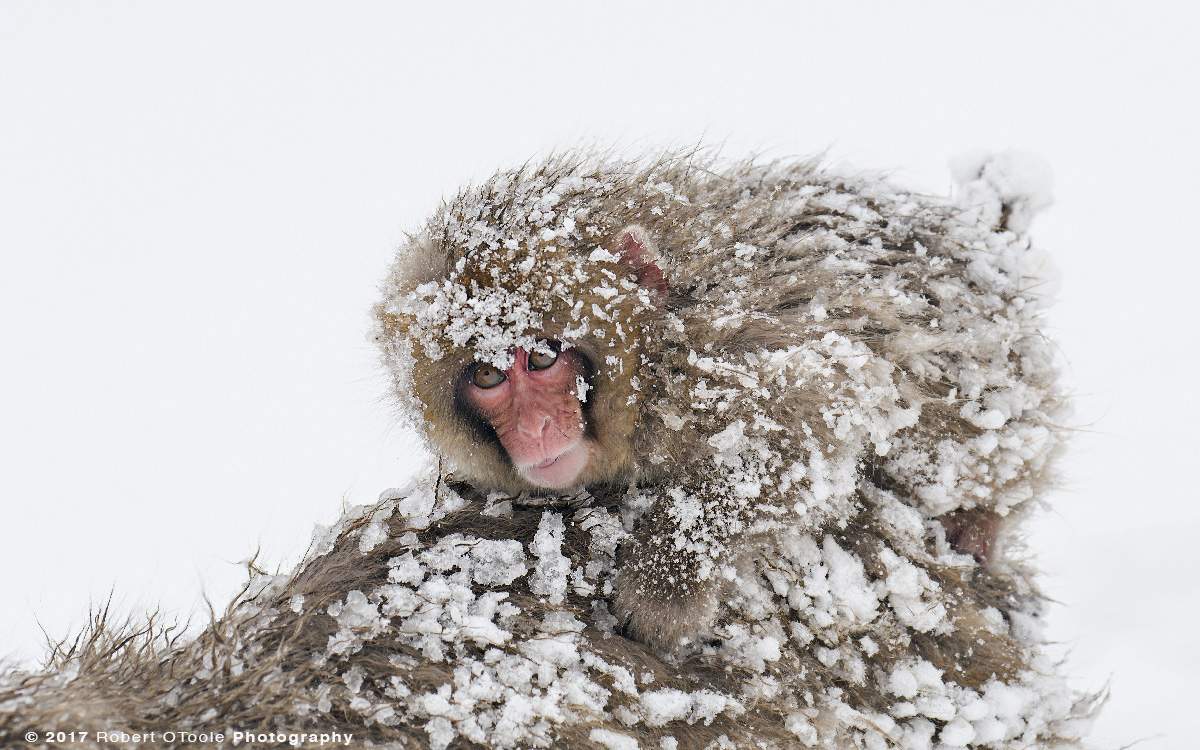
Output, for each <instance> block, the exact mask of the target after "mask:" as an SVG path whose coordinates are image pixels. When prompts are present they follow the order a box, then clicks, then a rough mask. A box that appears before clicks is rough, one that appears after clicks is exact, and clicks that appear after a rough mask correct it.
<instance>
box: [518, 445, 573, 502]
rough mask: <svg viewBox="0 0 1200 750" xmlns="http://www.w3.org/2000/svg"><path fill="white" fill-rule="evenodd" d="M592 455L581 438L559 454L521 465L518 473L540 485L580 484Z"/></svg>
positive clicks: (562, 486) (566, 486)
mask: <svg viewBox="0 0 1200 750" xmlns="http://www.w3.org/2000/svg"><path fill="white" fill-rule="evenodd" d="M590 456H591V451H589V450H588V447H587V443H586V442H585V441H582V440H581V441H579V442H578V443H576V444H575V445H573V446H571V447H570V448H568V449H567V450H565V451H563V452H562V453H560V454H558V455H557V456H551V457H550V458H546V459H543V460H542V461H539V462H537V463H535V464H526V465H525V466H519V467H518V468H517V473H519V474H520V475H521V476H522V477H524V478H525V479H526V480H527V481H529V482H531V483H532V484H535V485H537V486H538V487H544V488H546V489H551V490H562V489H567V488H569V487H574V486H575V485H576V484H578V479H579V475H580V474H582V473H583V469H584V467H586V466H587V464H588V459H589V458H590Z"/></svg>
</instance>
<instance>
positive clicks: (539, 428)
mask: <svg viewBox="0 0 1200 750" xmlns="http://www.w3.org/2000/svg"><path fill="white" fill-rule="evenodd" d="M549 424H550V415H549V414H538V415H535V416H532V417H530V418H529V419H522V420H521V422H520V424H519V425H518V429H520V431H521V433H522V434H523V435H527V436H528V437H532V438H540V437H541V436H542V435H543V434H544V433H545V432H546V426H547V425H549Z"/></svg>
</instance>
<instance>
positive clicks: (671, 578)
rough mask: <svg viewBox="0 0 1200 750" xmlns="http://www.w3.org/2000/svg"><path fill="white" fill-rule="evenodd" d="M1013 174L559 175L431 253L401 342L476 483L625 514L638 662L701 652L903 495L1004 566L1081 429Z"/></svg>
mask: <svg viewBox="0 0 1200 750" xmlns="http://www.w3.org/2000/svg"><path fill="white" fill-rule="evenodd" d="M992 166H994V165H992V163H990V162H987V163H985V162H980V163H979V164H977V165H976V166H975V170H974V172H973V173H972V174H968V175H967V176H966V178H965V182H966V187H965V188H964V190H963V192H962V195H960V196H959V197H958V199H957V202H953V201H950V200H948V199H934V198H930V197H928V196H923V195H917V194H914V193H912V192H909V191H906V190H904V189H902V188H900V187H897V186H895V185H893V184H890V183H888V182H886V181H882V180H879V179H878V178H877V177H874V176H862V177H860V176H855V175H839V174H835V173H832V172H829V171H825V170H823V169H821V168H819V167H818V166H817V165H816V164H814V163H812V162H799V163H794V162H776V163H766V164H764V163H757V162H753V161H751V162H743V163H735V164H732V165H724V166H723V165H721V164H719V163H717V162H716V161H715V160H713V159H711V158H709V157H706V156H702V155H696V154H684V155H667V156H664V157H659V158H653V159H642V160H635V161H631V162H626V161H618V160H613V159H605V158H602V157H596V156H589V155H580V154H567V155H560V156H556V157H552V158H550V159H548V160H546V161H545V162H544V163H540V164H530V165H526V166H525V167H522V168H520V169H516V170H511V171H505V172H501V173H499V174H497V175H495V176H494V177H492V178H491V179H489V180H487V181H485V182H483V183H482V184H481V185H478V186H476V187H471V188H469V189H466V190H464V191H463V192H462V193H460V194H459V195H458V196H457V197H456V198H454V199H453V200H451V201H450V202H448V203H447V204H445V205H443V206H442V207H441V209H440V210H439V211H438V212H437V213H436V214H435V215H434V216H433V218H432V219H430V220H429V222H428V224H427V225H426V226H425V227H424V228H423V229H421V230H420V231H419V232H417V233H415V234H414V235H412V236H411V237H410V238H409V240H408V241H407V242H406V244H405V245H404V247H403V248H402V250H401V252H400V255H399V258H398V260H397V262H396V265H395V266H394V268H393V270H392V272H391V274H390V277H389V279H388V281H387V282H386V284H385V296H384V299H383V301H382V302H381V303H380V304H379V305H378V307H377V310H376V315H377V319H378V333H377V337H378V341H379V344H380V346H381V347H382V349H383V352H384V356H385V361H386V362H387V364H388V366H389V368H390V371H391V373H392V376H393V379H394V387H395V391H396V394H397V395H398V396H399V398H400V400H401V403H402V404H403V405H406V408H407V409H408V413H409V416H410V418H413V419H414V420H415V422H416V423H417V424H419V425H421V426H422V427H423V428H424V430H425V431H426V434H427V436H428V438H429V440H430V442H431V443H432V445H433V447H434V448H435V450H436V451H437V452H438V453H439V454H440V455H441V456H443V457H444V458H445V459H447V460H448V461H449V462H450V463H451V465H452V466H453V469H454V475H455V477H456V478H457V479H459V480H462V481H464V482H466V483H468V484H470V485H473V486H474V487H476V488H478V489H479V490H480V491H482V492H485V493H487V492H499V493H507V494H511V495H518V494H520V493H526V496H562V495H573V494H578V493H580V491H581V490H586V492H587V493H589V494H590V496H592V497H609V498H612V497H615V498H617V499H618V500H617V502H619V504H620V507H621V510H622V517H623V518H624V519H625V521H626V523H627V525H628V528H629V529H630V530H631V535H630V536H629V537H628V539H627V540H626V542H625V543H624V544H623V546H622V548H621V550H620V552H619V557H618V562H619V573H618V575H617V578H616V580H615V582H614V587H615V592H614V594H613V597H612V599H611V602H610V606H611V611H612V612H613V614H615V615H616V616H617V618H618V619H619V620H620V621H621V622H622V623H623V625H624V628H625V632H626V634H628V635H629V636H630V637H633V638H636V639H638V640H642V641H645V642H648V643H651V644H653V645H657V646H663V647H670V646H672V645H674V644H678V643H680V642H682V641H685V640H688V639H696V638H700V637H703V636H704V634H705V633H706V631H707V629H708V628H709V627H710V626H711V624H712V621H713V618H714V617H715V613H716V611H717V604H718V602H719V600H720V599H721V596H722V590H723V587H724V586H727V585H728V582H729V581H730V580H731V579H733V578H734V577H735V576H734V571H736V570H737V569H738V566H739V565H743V564H745V562H746V561H747V560H748V559H750V558H752V557H754V556H755V555H756V554H758V552H759V551H760V550H762V549H765V548H766V547H767V546H768V545H770V544H771V540H772V539H773V538H775V537H776V535H777V534H778V533H779V532H780V531H781V530H783V529H789V528H790V529H796V528H800V529H812V530H820V531H821V532H822V533H838V534H841V535H845V536H847V538H849V539H850V540H853V534H854V529H855V524H856V523H860V522H861V521H860V520H856V519H863V518H864V517H866V516H864V514H868V515H869V513H870V512H871V511H870V509H871V508H872V507H874V506H872V500H871V498H873V497H877V496H878V495H879V493H889V494H890V495H894V496H895V497H897V498H899V499H900V501H901V502H902V503H904V504H906V505H908V506H909V507H912V508H915V509H917V510H918V511H919V512H920V514H921V517H923V518H924V519H925V520H926V522H927V523H926V537H925V541H926V544H927V545H928V546H929V548H930V549H931V550H934V549H940V550H941V551H942V553H944V554H951V555H953V554H956V553H959V557H960V558H961V564H962V565H964V566H973V565H981V566H982V565H992V564H994V563H995V558H996V557H997V555H998V554H1000V552H1002V545H1000V544H999V542H998V540H997V539H996V533H997V530H998V529H999V528H1000V527H1001V525H1002V524H1001V523H1000V522H1001V521H1002V520H1003V519H1004V518H1005V517H1007V516H1010V515H1011V514H1012V513H1013V512H1014V510H1017V509H1018V506H1021V505H1022V504H1023V503H1025V502H1026V501H1027V500H1029V499H1030V498H1032V497H1033V496H1034V494H1035V492H1036V490H1037V489H1038V487H1039V486H1040V484H1042V483H1044V480H1043V473H1044V467H1045V464H1046V462H1047V460H1048V458H1049V457H1050V455H1051V454H1052V453H1053V451H1052V450H1051V449H1052V448H1053V447H1054V446H1055V445H1056V442H1057V437H1056V433H1055V431H1054V430H1053V428H1052V427H1051V425H1053V424H1054V421H1055V420H1054V414H1055V412H1056V410H1057V409H1058V407H1059V399H1058V398H1057V396H1056V395H1055V392H1054V389H1053V377H1054V371H1053V366H1052V364H1051V362H1052V355H1051V354H1050V352H1049V349H1048V347H1047V346H1046V344H1045V343H1044V342H1043V341H1042V340H1041V339H1040V338H1039V337H1038V336H1037V335H1036V330H1035V326H1034V321H1035V318H1036V316H1037V315H1038V314H1039V312H1038V311H1039V307H1040V304H1039V301H1038V298H1037V296H1036V294H1034V293H1033V286H1032V282H1031V280H1030V278H1029V276H1028V274H1027V271H1026V265H1022V264H1023V263H1025V261H1024V260H1022V258H1024V257H1025V256H1024V255H1022V253H1025V252H1026V251H1028V250H1029V247H1028V242H1027V240H1024V239H1023V237H1022V236H1021V235H1019V234H1015V232H1020V231H1021V230H1022V227H1021V226H1020V224H1021V222H1024V221H1027V219H1028V214H1029V212H1030V210H1032V208H1035V206H1031V205H1027V203H1022V202H1021V199H1019V198H1018V197H1013V198H1012V199H1011V200H1001V198H1003V189H1001V188H997V187H996V185H998V184H999V178H998V177H996V174H999V173H998V172H997V173H995V174H993V172H991V171H989V170H991V169H992ZM989 175H991V177H989ZM989 179H991V180H992V182H991V183H989V184H990V192H989V191H983V190H982V189H980V190H976V191H975V192H974V193H973V192H972V190H973V188H972V187H971V186H972V185H974V186H976V187H978V186H979V185H982V184H984V183H987V182H988V180H989ZM972 180H973V181H972ZM996 196H1000V198H998V197H996ZM1014 196H1015V194H1014ZM1014 238H1016V239H1014ZM993 246H994V247H996V248H1005V251H1004V252H999V251H991V250H989V248H991V247H993ZM1012 247H1016V248H1017V250H1014V251H1010V248H1012ZM1018 251H1019V252H1018ZM1014 253H1015V254H1014Z"/></svg>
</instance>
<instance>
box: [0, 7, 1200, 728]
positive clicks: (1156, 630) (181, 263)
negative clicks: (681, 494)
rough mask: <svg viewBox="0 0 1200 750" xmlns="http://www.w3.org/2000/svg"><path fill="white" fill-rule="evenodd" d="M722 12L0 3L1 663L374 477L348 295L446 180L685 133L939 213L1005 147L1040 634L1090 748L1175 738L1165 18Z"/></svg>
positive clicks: (1185, 171)
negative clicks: (1038, 269) (1021, 161)
mask: <svg viewBox="0 0 1200 750" xmlns="http://www.w3.org/2000/svg"><path fill="white" fill-rule="evenodd" d="M734 6H735V4H734V3H713V4H708V3H704V2H696V1H694V0H693V2H686V3H678V4H655V3H620V2H598V1H595V0H594V1H593V2H590V3H586V4H584V3H562V2H556V3H545V4H537V3H514V2H510V3H486V4H484V3H480V4H461V5H455V4H448V3H436V4H435V3H425V4H424V7H420V6H417V5H416V4H412V6H411V8H405V7H403V6H402V5H400V4H397V3H391V4H387V5H383V4H380V5H372V4H370V3H353V4H349V3H340V4H332V3H329V4H323V5H316V4H306V3H295V2H288V3H278V4H270V3H218V2H212V1H211V0H209V1H206V2H203V3H193V4H183V3H171V4H166V3H151V2H143V3H133V2H109V3H82V2H81V3H42V2H5V3H3V4H0V655H3V654H13V655H15V656H16V657H18V658H22V659H25V660H33V659H36V658H37V657H38V655H39V653H40V650H39V641H40V639H41V635H40V632H39V627H38V622H39V621H40V623H41V625H42V627H44V628H45V629H46V630H47V631H48V632H49V634H50V635H51V636H55V637H62V636H64V635H66V634H67V633H68V632H69V631H70V629H71V628H72V627H77V626H78V625H79V624H80V623H81V621H82V618H83V616H84V613H85V611H86V609H87V607H88V604H89V602H95V603H102V602H104V601H105V600H106V599H108V598H109V596H110V595H111V596H112V598H113V601H114V603H115V605H116V607H117V609H119V610H120V611H122V612H141V611H144V610H146V609H147V608H153V607H161V608H162V609H163V610H164V611H166V612H168V613H173V614H177V615H179V616H181V617H183V618H186V617H187V616H188V615H189V613H192V614H193V619H194V620H195V621H196V622H198V623H202V622H203V620H204V619H205V617H206V615H205V614H204V611H203V608H202V607H200V608H198V605H200V604H201V602H202V599H201V595H202V592H206V593H207V595H208V597H209V598H210V599H211V600H212V601H213V602H214V603H215V604H216V605H218V606H221V605H223V604H224V603H225V602H226V601H227V600H228V598H229V596H230V595H231V594H232V593H233V592H234V591H235V590H236V588H237V586H238V584H239V583H240V582H241V581H242V579H243V571H242V569H241V568H240V567H239V566H238V565H237V563H238V561H240V560H244V559H246V558H248V557H250V556H251V555H253V553H254V551H255V550H256V549H257V548H260V547H261V549H262V554H261V556H260V564H265V565H266V566H267V567H270V568H274V567H277V566H284V567H286V566H288V565H290V564H291V563H293V562H294V561H295V559H296V558H297V557H298V556H299V555H300V554H301V553H302V552H303V549H304V546H305V544H306V542H307V539H308V537H309V532H310V530H311V528H312V526H313V524H314V523H316V522H325V523H329V522H331V521H333V520H334V519H335V518H336V517H337V516H338V514H339V512H340V510H341V508H342V505H343V503H344V502H346V503H351V504H363V503H369V502H372V501H373V500H374V499H375V497H376V496H377V495H378V494H379V492H380V491H381V490H383V489H385V488H387V487H389V486H393V485H396V484H400V483H401V482H402V481H403V479H404V477H405V476H406V475H407V473H408V471H409V470H410V469H409V467H410V466H411V463H412V457H413V454H414V451H415V450H416V449H415V448H414V444H413V443H412V442H411V441H410V440H406V439H405V437H404V436H403V435H401V434H399V433H398V431H397V430H396V429H394V428H393V427H392V418H391V414H390V408H389V406H388V403H387V401H386V399H385V395H384V393H385V389H384V381H383V378H382V377H381V376H380V374H379V372H378V368H377V366H376V363H375V353H374V351H373V350H372V347H371V345H370V344H369V343H368V342H367V340H366V332H367V330H368V327H369V322H368V310H369V307H370V305H371V303H372V302H373V300H374V297H375V295H376V284H377V283H378V280H379V279H380V278H381V277H382V275H383V272H384V270H385V268H386V266H387V263H388V262H389V259H390V257H391V255H392V253H393V252H394V249H395V247H396V246H397V245H398V244H399V243H400V242H401V241H402V239H403V236H404V234H403V233H404V230H405V229H413V228H415V227H416V226H417V224H418V222H419V221H420V220H421V218H422V217H423V216H425V215H426V214H428V213H429V212H430V211H431V210H432V209H433V208H434V207H435V206H436V204H437V201H438V200H439V199H440V198H441V197H443V196H447V195H449V194H451V193H452V192H453V191H454V190H455V189H456V188H457V187H458V186H459V185H460V184H462V183H464V182H466V181H468V180H471V179H478V178H480V177H483V176H486V175H487V174H488V173H490V172H491V171H493V170H494V169H495V168H497V167H499V166H511V165H514V164H517V163H520V162H522V161H524V160H525V159H526V158H529V157H531V156H535V155H538V154H545V153H546V152H547V151H548V150H550V149H553V148H557V147H569V146H574V145H578V144H580V143H597V144H601V145H610V144H617V145H619V146H622V147H626V148H627V149H629V150H630V151H637V150H640V149H647V148H648V149H654V148H658V147H661V146H663V145H671V144H675V145H680V146H689V145H693V144H696V143H708V144H723V148H724V153H725V154H727V155H729V156H743V155H745V154H747V153H749V152H752V151H759V152H765V153H767V154H768V155H773V156H783V155H793V154H798V155H804V154H809V153H812V152H816V151H821V150H827V151H828V154H829V156H830V158H831V159H832V160H835V161H840V162H843V163H845V162H848V163H851V164H853V165H856V166H863V167H879V168H885V169H889V170H893V172H894V174H895V175H896V176H897V177H898V178H899V179H901V180H903V181H905V182H908V183H910V184H916V185H920V186H922V187H924V188H926V189H928V190H930V191H933V192H943V193H944V192H945V191H947V190H948V189H949V171H948V169H947V168H946V166H945V165H946V161H947V159H948V158H949V157H950V156H952V155H954V154H957V153H960V152H962V151H965V150H968V149H972V148H977V147H984V148H1009V147H1015V148H1020V149H1025V150H1030V151H1033V152H1036V153H1039V154H1041V155H1042V156H1044V157H1045V158H1046V159H1047V160H1048V161H1049V162H1050V163H1051V165H1052V166H1053V168H1054V170H1055V172H1056V176H1057V186H1056V191H1055V192H1056V195H1057V203H1056V204H1055V206H1054V207H1052V208H1051V209H1050V210H1049V211H1048V212H1046V213H1045V214H1043V215H1042V216H1041V217H1040V218H1039V219H1038V221H1037V222H1036V223H1035V225H1034V235H1035V238H1036V239H1037V241H1038V243H1039V244H1040V245H1042V246H1043V247H1044V248H1046V249H1048V250H1049V251H1050V252H1051V254H1052V255H1053V256H1054V258H1055V259H1056V262H1057V263H1058V265H1059V267H1060V269H1061V271H1062V275H1063V285H1062V289H1061V292H1060V304H1059V305H1058V307H1056V308H1055V310H1054V312H1053V315H1052V317H1051V319H1050V328H1051V333H1052V335H1053V336H1054V337H1055V338H1056V340H1057V341H1058V342H1059V343H1060V345H1061V348H1062V351H1063V354H1064V358H1065V360H1066V361H1067V362H1068V363H1069V365H1068V368H1067V371H1066V377H1067V380H1068V383H1069V384H1070V387H1071V388H1072V390H1073V391H1074V392H1076V393H1077V394H1078V398H1077V404H1078V407H1077V416H1076V424H1077V425H1078V426H1079V427H1080V428H1081V430H1080V432H1079V434H1078V435H1077V437H1076V439H1075V440H1074V444H1073V446H1072V451H1071V453H1070V456H1069V458H1068V459H1067V460H1066V461H1065V463H1064V465H1063V467H1062V468H1063V474H1064V479H1065V489H1064V490H1063V491H1061V492H1058V493H1056V494H1055V496H1054V497H1053V498H1052V500H1053V503H1054V509H1053V510H1052V511H1051V512H1050V513H1049V514H1047V515H1046V516H1045V517H1044V518H1042V519H1041V520H1040V521H1039V523H1038V525H1037V527H1036V529H1035V530H1034V532H1033V533H1032V535H1031V540H1030V544H1031V546H1032V547H1033V548H1034V549H1035V550H1036V551H1037V554H1038V556H1039V559H1040V564H1041V567H1042V568H1043V569H1044V570H1045V571H1046V576H1045V578H1044V584H1045V588H1046V589H1047V590H1048V592H1049V593H1050V594H1051V595H1052V596H1053V597H1054V598H1056V599H1057V600H1059V601H1061V602H1062V603H1063V605H1064V606H1062V607H1059V608H1057V609H1055V610H1054V612H1053V615H1052V620H1051V635H1052V636H1053V637H1054V638H1055V639H1057V640H1060V641H1062V642H1063V643H1064V651H1069V662H1068V663H1069V670H1070V672H1071V673H1072V674H1073V675H1075V676H1076V677H1077V678H1078V681H1079V684H1080V685H1081V686H1091V687H1100V686H1102V685H1103V684H1104V683H1105V682H1106V681H1107V680H1109V679H1110V678H1111V691H1112V699H1111V701H1110V704H1109V706H1108V708H1107V710H1106V711H1105V713H1104V714H1103V716H1102V718H1101V719H1100V720H1099V722H1098V724H1097V728H1096V732H1095V741H1096V745H1097V746H1098V747H1100V748H1117V747H1119V746H1121V745H1123V744H1126V743H1128V742H1131V741H1134V740H1137V739H1140V738H1149V739H1148V740H1147V741H1146V742H1145V743H1144V744H1142V745H1139V747H1144V748H1147V750H1164V749H1165V748H1185V747H1191V746H1192V742H1193V737H1194V735H1195V734H1196V732H1195V730H1194V728H1193V726H1192V722H1191V719H1190V716H1191V715H1194V709H1195V698H1196V695H1197V694H1196V684H1197V682H1196V673H1197V671H1200V647H1198V646H1197V643H1196V638H1195V634H1196V633H1197V632H1200V625H1198V624H1197V623H1198V622H1200V604H1198V603H1197V599H1198V596H1200V586H1198V585H1197V573H1196V570H1195V568H1196V563H1197V561H1198V559H1200V554H1198V553H1197V551H1196V547H1197V537H1198V535H1200V504H1198V503H1197V500H1198V499H1200V498H1198V495H1200V493H1198V492H1197V489H1196V487H1197V482H1198V481H1200V480H1197V478H1196V473H1195V470H1194V467H1195V464H1196V449H1197V447H1198V445H1197V444H1198V441H1197V429H1198V427H1200V406H1198V403H1197V396H1196V388H1197V385H1198V384H1200V378H1198V377H1197V374H1196V372H1197V365H1198V364H1200V361H1198V355H1197V346H1196V338H1197V335H1196V331H1197V324H1198V323H1200V319H1198V318H1200V316H1198V315H1197V313H1196V312H1195V310H1196V306H1197V304H1200V300H1198V299H1197V298H1198V297H1200V295H1198V294H1197V290H1198V284H1197V280H1198V279H1200V263H1198V260H1197V242H1196V236H1197V211H1196V207H1197V205H1200V194H1198V187H1197V186H1198V184H1200V183H1198V179H1200V178H1198V176H1197V174H1198V170H1200V158H1198V151H1200V149H1198V148H1197V139H1198V138H1200V118H1198V116H1197V107H1198V105H1197V91H1198V90H1200V80H1198V79H1200V76H1198V72H1200V65H1198V60H1200V58H1198V55H1197V45H1198V42H1197V38H1198V35H1200V24H1198V23H1197V20H1198V16H1197V13H1198V11H1197V10H1196V9H1195V8H1196V6H1195V4H1194V3H1185V2H1182V0H1181V1H1180V2H1177V3H1165V2H1164V3H1157V4H1156V3H1137V4H1135V3H1128V4H1122V5H1117V4H1108V3H1103V2H1099V3H1098V2H1086V3H1084V2H1080V3H1055V4H1050V3H1044V4H1043V3H1038V4H1028V5H1027V4H1022V3H1013V2H1004V3H999V2H997V3H945V4H929V3H925V4H909V3H889V4H884V3H879V4H869V3H829V2H821V3H812V4H809V3H801V2H790V3H778V4H766V3H763V4H753V3H739V4H736V6H737V9H736V10H733V8H734ZM835 6H836V7H835ZM1043 6H1044V7H1043Z"/></svg>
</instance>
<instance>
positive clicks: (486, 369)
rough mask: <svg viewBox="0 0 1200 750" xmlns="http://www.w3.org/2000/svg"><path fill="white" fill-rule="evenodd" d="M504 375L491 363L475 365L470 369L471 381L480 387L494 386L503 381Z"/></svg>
mask: <svg viewBox="0 0 1200 750" xmlns="http://www.w3.org/2000/svg"><path fill="white" fill-rule="evenodd" d="M504 380H505V375H504V373H503V372H501V371H500V370H498V369H496V367H495V366H493V365H486V364H482V365H476V366H475V368H474V369H473V370H471V382H472V383H474V384H475V385H477V386H478V387H480V388H495V387H496V386H498V385H500V384H501V383H503V382H504Z"/></svg>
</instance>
